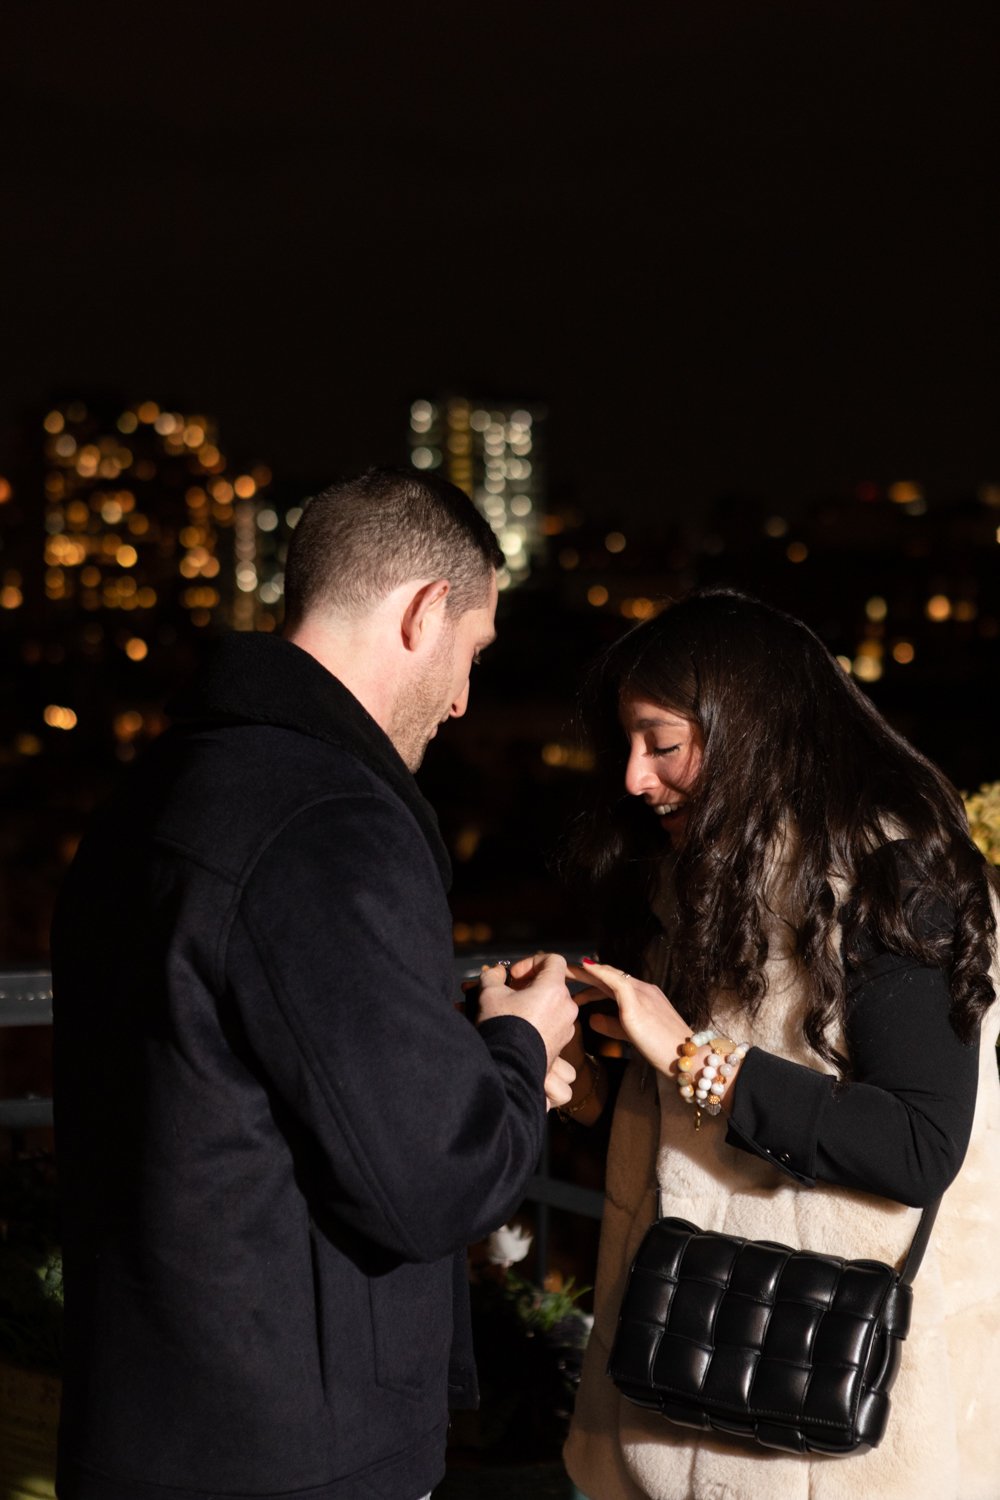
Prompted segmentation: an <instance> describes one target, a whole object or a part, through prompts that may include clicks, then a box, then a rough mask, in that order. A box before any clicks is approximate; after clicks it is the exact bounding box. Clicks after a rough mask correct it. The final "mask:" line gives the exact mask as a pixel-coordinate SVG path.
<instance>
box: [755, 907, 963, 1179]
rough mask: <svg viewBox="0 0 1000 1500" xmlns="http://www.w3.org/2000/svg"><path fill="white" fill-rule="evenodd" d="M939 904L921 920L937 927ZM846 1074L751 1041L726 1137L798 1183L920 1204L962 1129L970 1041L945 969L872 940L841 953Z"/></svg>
mask: <svg viewBox="0 0 1000 1500" xmlns="http://www.w3.org/2000/svg"><path fill="white" fill-rule="evenodd" d="M948 916H949V914H946V913H944V912H942V910H941V909H940V907H939V908H937V910H936V911H935V912H934V914H933V918H930V917H929V918H927V919H926V920H927V921H928V923H929V924H930V925H932V926H933V928H934V929H935V930H940V924H941V923H942V921H946V920H947V919H948ZM846 968H847V992H848V1010H847V1022H846V1030H845V1040H846V1043H847V1048H848V1052H849V1055H850V1060H851V1064H852V1068H853V1076H852V1079H851V1081H850V1082H846V1083H845V1082H840V1081H838V1080H837V1079H836V1078H835V1077H834V1076H833V1075H832V1074H829V1073H824V1072H820V1071H818V1070H816V1069H813V1068H809V1067H805V1066H803V1065H802V1064H799V1063H793V1062H788V1061H787V1060H786V1059H785V1058H782V1057H778V1056H776V1055H775V1054H774V1053H770V1052H765V1051H763V1050H762V1049H761V1048H759V1047H754V1048H751V1050H750V1052H749V1053H748V1054H747V1057H746V1059H745V1061H744V1063H743V1066H742V1068H741V1069H740V1074H739V1079H738V1082H737V1087H736V1088H735V1089H734V1091H733V1106H732V1114H731V1116H730V1121H729V1134H728V1140H729V1142H730V1144H731V1145H734V1146H740V1147H742V1148H744V1149H745V1150H748V1151H752V1152H754V1153H755V1154H757V1155H759V1156H763V1157H766V1158H767V1159H768V1160H769V1161H773V1162H774V1164H775V1165H776V1166H778V1167H780V1168H782V1169H783V1170H785V1171H787V1172H789V1173H790V1174H791V1175H792V1176H793V1177H795V1178H796V1179H797V1180H798V1181H799V1182H802V1183H805V1184H807V1185H810V1186H811V1185H812V1184H813V1183H814V1182H816V1181H822V1182H831V1183H835V1184H837V1185H838V1186H841V1187H850V1188H857V1189H860V1190H862V1191H864V1192H871V1193H877V1194H879V1195H880V1196H882V1197H885V1198H891V1199H893V1200H894V1201H896V1202H899V1203H907V1204H911V1205H913V1206H915V1207H922V1206H924V1205H925V1204H927V1203H931V1202H933V1201H934V1200H935V1199H936V1198H937V1197H939V1196H940V1194H941V1193H943V1192H944V1190H945V1188H947V1187H948V1185H949V1183H951V1182H952V1181H953V1179H954V1178H955V1176H956V1174H957V1173H958V1169H959V1167H960V1166H961V1164H962V1160H963V1158H964V1156H965V1153H966V1150H967V1148H968V1144H969V1137H970V1134H971V1131H972V1119H973V1114H974V1113H975V1107H976V1089H977V1084H978V1076H979V1048H978V1045H976V1044H975V1043H973V1044H971V1045H966V1044H965V1043H963V1042H962V1041H960V1040H959V1038H958V1036H957V1035H956V1034H955V1031H954V1029H953V1028H952V1025H951V1022H950V1020H949V1009H950V1005H951V996H950V993H949V988H948V978H947V975H946V973H945V971H944V970H943V969H940V968H930V967H925V966H923V965H921V964H918V963H916V962H914V961H913V960H912V959H909V958H905V957H901V956H900V955H899V954H896V953H890V952H888V951H887V950H886V949H885V948H884V947H880V946H879V945H878V944H877V943H875V942H874V941H868V943H867V945H866V950H865V952H864V953H863V955H862V957H861V958H860V960H859V961H858V962H857V963H854V964H848V965H847V966H846Z"/></svg>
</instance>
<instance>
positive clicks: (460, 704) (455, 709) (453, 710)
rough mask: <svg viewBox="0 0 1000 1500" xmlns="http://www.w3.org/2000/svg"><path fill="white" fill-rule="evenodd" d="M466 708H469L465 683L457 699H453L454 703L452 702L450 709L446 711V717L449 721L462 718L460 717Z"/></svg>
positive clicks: (467, 688)
mask: <svg viewBox="0 0 1000 1500" xmlns="http://www.w3.org/2000/svg"><path fill="white" fill-rule="evenodd" d="M468 706H469V684H468V683H466V684H465V687H464V688H463V689H462V691H461V692H460V693H459V695H458V697H457V698H456V699H454V701H453V702H452V705H451V707H450V708H449V710H448V717H449V719H460V718H461V717H462V715H463V714H464V713H465V710H466V709H467V708H468Z"/></svg>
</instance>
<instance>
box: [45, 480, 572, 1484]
mask: <svg viewBox="0 0 1000 1500" xmlns="http://www.w3.org/2000/svg"><path fill="white" fill-rule="evenodd" d="M500 561H501V557H500V554H499V552H498V550H497V547H496V543H495V541H494V538H493V535H492V533H491V532H490V530H489V528H488V527H487V526H486V524H485V522H484V521H483V520H482V519H481V517H480V516H479V515H478V513H477V512H476V510H475V508H474V507H473V506H472V505H471V504H470V503H469V501H468V500H467V499H466V497H465V496H464V495H463V494H461V492H460V491H458V490H456V489H454V488H453V487H452V486H451V485H448V484H446V483H444V482H442V481H440V480H438V479H435V478H433V477H422V476H419V475H416V474H413V473H410V472H409V471H407V472H405V473H395V472H390V471H381V472H380V471H372V472H370V473H368V474H366V475H365V476H363V477H362V478H361V479H359V480H357V481H354V482H351V483H347V484H343V485H340V486H338V487H335V488H334V489H332V490H330V491H327V492H326V493H325V494H323V495H321V496H319V497H318V498H317V499H315V500H314V501H313V502H312V503H311V504H310V505H309V506H308V507H307V509H306V511H305V513H304V515H303V517H302V520H301V521H300V523H299V527H298V529H297V531H296V533H295V537H294V540H293V544H292V547H291V549H290V554H289V558H288V567H287V579H286V595H287V612H288V623H287V627H286V638H285V639H278V638H275V637H272V636H264V635H232V636H230V637H228V638H227V639H225V640H223V641H222V642H221V643H220V646H219V647H218V650H217V654H216V656H215V657H214V659H212V660H210V661H209V663H208V664H207V665H206V667H205V669H204V670H203V672H202V674H201V676H200V678H199V679H198V680H197V681H196V683H195V685H194V687H193V689H192V690H191V691H190V692H189V693H188V695H187V696H186V698H185V699H184V700H183V701H182V702H181V703H180V704H179V705H178V706H177V712H176V715H175V717H176V719H177V722H176V723H175V725H174V727H173V728H172V729H171V730H169V731H168V732H167V733H166V734H165V735H164V736H163V737H162V738H161V739H160V740H159V741H158V742H157V743H156V744H155V745H154V746H153V747H152V749H151V750H150V751H149V752H148V754H147V755H146V757H145V758H144V759H143V761H141V762H140V763H139V765H138V766H137V767H136V768H135V771H134V773H133V774H132V775H131V776H130V777H129V778H127V783H126V785H124V786H123V787H122V788H121V790H120V792H119V794H118V796H117V798H116V800H115V802H114V804H113V805H112V806H111V808H110V809H109V811H108V812H107V813H106V814H105V816H104V817H103V818H102V819H101V820H100V821H99V822H98V823H97V824H96V825H95V826H94V828H93V829H92V830H91V832H90V833H89V834H88V836H87V838H86V839H85V840H84V842H83V844H82V846H81V849H80V852H79V854H78V856H77V859H76V861H75V862H74V866H73V869H72V871H71V872H70V875H69V877H68V880H67V884H66V887H65V890H64V893H63V896H62V899H61V902H60V907H59V911H58V913H57V918H56V924H55V931H54V935H53V972H54V981H55V995H56V1001H55V1005H56V1022H55V1046H56V1125H57V1139H58V1146H59V1152H60V1173H61V1180H62V1190H63V1193H64V1200H65V1264H66V1344H67V1347H66V1368H65V1380H64V1407H63V1420H62V1429H61V1435H60V1476H59V1486H60V1487H59V1493H60V1495H61V1496H62V1497H63V1500H136V1497H138V1496H150V1497H161V1500H194V1497H198V1500H206V1497H208V1496H219V1497H221V1496H226V1497H229V1500H239V1497H248V1496H253V1497H254V1500H270V1497H275V1496H278V1495H280V1496H282V1497H283V1500H288V1497H290V1496H295V1495H296V1494H298V1493H300V1492H301V1493H302V1494H303V1495H304V1496H308V1497H309V1500H359V1497H385V1500H418V1497H420V1496H423V1495H424V1494H425V1493H426V1492H427V1491H428V1490H429V1489H430V1488H431V1487H432V1486H433V1485H434V1484H435V1483H436V1482H437V1481H438V1479H440V1477H441V1474H442V1472H443V1467H444V1464H443V1454H444V1442H445V1430H446V1425H447V1410H448V1406H449V1404H450V1405H452V1406H455V1405H462V1404H469V1403H470V1402H474V1400H475V1376H474V1371H473V1368H472V1364H471V1359H470V1337H469V1322H468V1304H467V1293H466V1290H465V1277H464V1255H463V1248H464V1246H465V1244H466V1243H467V1242H468V1241H470V1240H473V1239H476V1238H479V1237H481V1236H482V1235H484V1234H486V1233H488V1232H489V1231H491V1230H492V1229H494V1228H496V1227H497V1226H498V1225H499V1224H500V1223H501V1222H502V1221H503V1220H504V1219H505V1218H506V1217H507V1216H508V1215H509V1214H510V1212H511V1211H512V1210H513V1208H514V1207H515V1206H516V1204H517V1203H518V1202H519V1200H520V1198H521V1195H522V1191H523V1188H524V1185H525V1182H526V1180H527V1178H528V1176H529V1174H530V1173H531V1172H532V1170H533V1169H534V1166H535V1164H536V1161H537V1158H538V1154H539V1149H540V1145H541V1140H542V1130H543V1125H544V1117H545V1108H546V1102H545V1095H544V1093H543V1084H546V1081H547V1087H548V1091H549V1094H550V1096H551V1098H552V1100H554V1101H555V1102H559V1103H562V1102H566V1101H567V1100H568V1098H569V1088H568V1086H567V1079H568V1077H569V1076H570V1075H569V1073H568V1072H567V1069H566V1065H565V1064H563V1063H559V1062H558V1061H557V1057H558V1053H559V1052H560V1050H561V1049H562V1048H563V1047H564V1046H565V1044H566V1043H567V1042H568V1041H569V1039H570V1036H571V1034H572V1030H573V1020H574V1017H575V1012H576V1007H575V1005H574V1004H573V1002H572V1001H571V1000H570V998H569V995H568V992H567V990H566V986H565V965H564V964H563V962H562V960H560V959H557V958H554V957H551V956H550V957H548V958H545V959H541V958H539V959H538V960H536V961H534V962H531V963H527V964H525V965H523V966H522V973H521V977H520V984H521V986H522V987H521V988H510V987H505V986H504V984H503V973H502V970H498V971H491V972H489V973H487V975H486V976H485V983H484V988H483V995H482V1002H481V1021H480V1024H479V1026H478V1028H476V1027H473V1026H472V1025H470V1024H469V1022H468V1021H467V1020H466V1019H465V1017H464V1016H463V1015H461V1014H459V1013H458V1012H457V1011H456V1009H455V1007H454V995H453V988H454V986H453V978H452V957H451V921H450V915H449V911H448V906H447V902H446V899H445V890H446V886H447V882H448V874H449V871H448V858H447V854H446V852H445V850H444V848H443V846H442V843H441V840H440V836H439V834H438V831H437V825H436V821H435V819H434V815H433V813H432V812H431V809H430V808H429V806H428V805H427V803H426V802H424V800H423V798H422V797H421V795H420V793H419V791H418V789H417V786H416V783H415V781H414V780H413V777H412V774H411V773H412V771H413V770H414V769H415V768H416V767H417V766H418V765H419V763H420V760H421V758H422V756H423V753H424V749H425V747H426V745H427V742H428V740H429V739H431V738H432V737H433V735H434V734H435V733H436V731H437V728H438V726H439V725H440V724H441V723H443V722H444V721H446V720H447V719H448V718H450V717H453V716H457V715H460V714H462V713H464V712H465V708H466V704H467V702H468V696H469V676H470V671H471V667H472V664H473V662H474V660H475V658H476V655H477V653H478V652H479V651H481V650H482V649H483V648H484V647H485V646H487V645H488V644H489V642H490V641H491V640H492V639H493V617H494V610H495V604H496V577H495V569H496V567H497V566H498V565H499V563H500Z"/></svg>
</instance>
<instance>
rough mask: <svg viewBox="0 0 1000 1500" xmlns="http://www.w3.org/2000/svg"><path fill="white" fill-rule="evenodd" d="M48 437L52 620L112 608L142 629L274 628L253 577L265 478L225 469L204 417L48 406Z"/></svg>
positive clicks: (152, 407)
mask: <svg viewBox="0 0 1000 1500" xmlns="http://www.w3.org/2000/svg"><path fill="white" fill-rule="evenodd" d="M43 425H44V429H45V471H44V489H45V528H46V541H45V580H44V587H45V595H46V598H47V600H48V601H49V606H50V610H51V609H54V611H55V613H56V615H57V616H58V615H60V614H63V615H65V614H67V613H75V612H76V610H81V611H84V612H86V613H89V614H92V615H93V616H95V617H100V616H102V615H106V614H108V613H111V614H115V613H117V612H119V611H121V612H123V613H124V614H127V615H128V616H130V617H131V619H130V621H129V623H130V625H131V626H134V631H133V635H132V636H131V637H130V641H133V642H134V644H133V645H132V648H131V649H132V650H133V651H134V652H136V653H141V652H142V649H143V646H144V645H145V644H146V642H145V640H144V637H143V627H144V624H145V623H146V622H148V621H153V620H155V621H157V622H160V621H162V620H163V619H165V618H169V617H171V616H173V617H174V618H175V619H179V620H184V619H186V620H187V621H188V622H189V623H190V624H191V625H192V626H195V627H199V626H206V625H209V624H211V623H213V622H216V623H217V622H222V621H224V622H225V623H228V624H231V625H233V626H235V627H236V628H237V629H244V630H252V629H254V628H260V627H263V628H265V629H266V628H268V624H269V623H270V625H271V626H272V627H273V624H274V623H275V622H274V619H273V617H271V619H270V621H269V620H268V610H267V605H266V601H265V600H264V599H263V598H262V597H261V593H260V583H259V579H258V573H257V552H258V548H257V522H256V517H257V514H258V511H259V510H260V509H262V502H261V494H260V492H261V490H262V489H263V488H264V487H265V486H266V485H267V484H269V483H270V479H271V475H270V472H269V471H268V470H267V469H266V468H264V467H263V466H258V467H256V468H254V469H252V470H250V471H249V472H247V473H237V472H230V468H229V466H228V465H227V462H226V458H225V455H224V454H223V453H222V452H221V451H220V448H219V442H218V434H217V430H216V425H215V423H214V422H213V421H212V419H211V418H209V417H206V416H203V415H200V414H191V413H182V412H179V411H171V410H168V409H165V408H161V407H160V406H159V405H158V403H157V402H155V401H143V402H139V403H136V404H135V405H133V406H129V407H126V408H125V410H123V411H120V412H119V413H118V414H117V415H116V416H105V415H102V414H100V413H96V412H94V411H93V410H91V409H90V408H89V407H88V405H87V404H86V403H85V402H83V401H79V400H77V401H70V402H67V403H65V404H62V405H59V406H55V407H53V408H52V410H51V411H49V412H48V414H47V415H46V417H45V419H44V424H43Z"/></svg>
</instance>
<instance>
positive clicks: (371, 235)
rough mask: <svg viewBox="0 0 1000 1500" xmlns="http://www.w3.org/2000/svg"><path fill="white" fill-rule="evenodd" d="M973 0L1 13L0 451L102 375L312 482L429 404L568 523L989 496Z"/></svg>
mask: <svg viewBox="0 0 1000 1500" xmlns="http://www.w3.org/2000/svg"><path fill="white" fill-rule="evenodd" d="M994 12H995V8H994V7H993V6H989V5H985V4H984V5H981V6H971V5H964V4H962V3H958V4H949V5H944V4H941V3H937V4H918V3H898V0H865V3H863V4H858V3H851V0H837V3H827V0H823V3H811V0H789V3H778V4H775V3H763V0H683V3H682V0H660V3H658V4H645V5H637V4H629V3H624V4H622V3H619V4H611V3H605V4H601V5H588V4H582V3H579V0H536V3H535V4H531V5H513V6H511V5H503V6H501V5H493V6H491V7H487V6H485V5H480V6H475V7H474V6H470V5H459V4H437V3H430V4H413V5H412V6H409V7H407V8H405V9H403V8H401V7H397V6H389V5H384V4H378V3H368V4H357V3H355V4H352V5H350V6H347V5H343V4H338V3H327V4H322V5H309V4H295V3H291V4H286V5H275V4H270V5H268V6H266V7H261V6H250V5H247V4H246V3H239V4H236V3H231V0H222V3H218V0H200V3H198V4H190V3H181V4H171V5H169V6H163V5H151V4H144V3H131V0H130V3H124V0H100V3H99V4H97V5H74V6H70V5H68V4H50V3H47V0H32V3H26V0H13V3H10V4H8V5H6V6H5V7H4V11H3V20H2V25H0V31H2V37H0V93H2V102H0V114H2V130H3V140H4V143H5V144H4V151H3V161H2V166H0V173H2V180H3V184H4V190H3V200H4V211H3V243H4V250H5V256H6V257H7V258H8V260H9V268H8V270H7V271H6V273H5V275H4V277H3V285H4V297H5V300H6V301H8V304H9V305H8V306H7V308H6V311H5V312H4V317H3V321H4V333H3V353H2V358H0V464H2V462H3V449H4V448H9V447H10V446H11V445H12V443H13V442H14V440H15V437H16V431H17V424H18V422H19V421H20V420H22V419H23V416H24V413H25V412H26V411H28V410H29V409H31V407H32V406H33V405H34V404H36V403H39V402H41V401H44V400H45V398H46V397H47V396H48V395H49V394H50V393H61V392H68V391H80V392H83V393H87V392H90V391H92V390H95V389H104V390H107V391H109V392H118V393H120V394H121V395H122V396H124V397H126V398H128V399H134V398H137V397H141V396H146V395H151V396H153V397H156V398H158V399H166V400H170V401H175V402H177V403H183V404H184V405H186V406H187V408H188V409H189V410H193V409H201V410H206V411H208V412H211V413H214V414H217V415H218V417H219V418H220V420H221V424H222V434H223V439H224V445H225V446H226V447H227V449H229V450H231V451H232V453H233V455H234V457H235V458H236V459H237V460H239V461H252V460H253V459H256V458H260V459H265V460H266V461H268V462H269V463H270V464H271V465H272V467H273V469H274V471H275V474H276V476H277V477H278V478H279V479H282V480H287V481H294V482H298V481H300V480H301V482H302V483H303V485H312V484H315V483H316V482H319V481H323V480H326V479H327V478H329V477H331V476H332V475H333V474H335V473H338V472H344V471H345V470H351V469H354V468H357V467H359V466H362V465H364V464H366V463H368V462H370V461H376V460H384V459H397V458H399V457H401V456H402V453H403V451H404V450H403V447H402V443H403V438H404V432H405V422H406V408H407V406H408V403H409V401H410V400H411V399H413V397H414V396H417V395H425V394H434V393H435V392H438V391H441V390H444V389H448V388H452V389H462V390H468V391H470V392H471V393H473V394H485V395H490V394H494V395H496V396H497V397H507V396H510V397H514V398H522V399H523V398H529V399H531V398H534V399H537V400H544V401H546V402H547V403H548V406H549V410H550V413H551V417H550V444H551V458H550V472H551V477H552V480H553V482H554V485H555V488H556V492H557V494H562V495H565V496H566V497H567V498H569V499H575V500H577V501H578V502H579V503H580V504H581V505H582V506H583V508H584V509H585V510H587V511H590V512H592V513H594V514H596V515H605V514H607V515H609V516H620V517H622V518H623V519H627V518H628V517H630V516H634V515H635V511H636V507H637V506H638V505H641V506H643V507H646V508H648V509H649V510H650V511H652V510H653V508H654V507H662V508H663V509H664V510H665V511H669V512H673V513H676V511H677V510H679V509H681V508H683V507H686V506H688V505H691V504H694V503H696V502H698V501H701V500H704V499H706V498H709V497H712V496H714V495H717V494H720V493H723V492H726V491H736V492H738V493H741V494H766V495H770V496H772V497H774V498H776V499H777V498H781V499H783V500H784V501H786V502H787V503H792V504H794V502H795V501H796V500H797V499H808V498H810V497H811V496H812V495H814V494H815V493H818V492H825V491H830V490H836V489H838V488H842V487H844V486H846V485H848V484H850V483H851V482H852V481H854V480H857V479H861V478H867V477H873V478H875V479H893V478H900V477H903V478H917V479H920V480H923V481H924V482H925V483H926V484H927V486H928V491H929V493H931V494H940V495H941V496H948V495H951V494H955V493H959V492H961V491H963V490H968V489H971V488H972V487H974V486H975V485H976V484H977V483H978V482H979V481H981V480H983V479H993V480H996V479H997V478H998V477H1000V451H998V447H1000V443H998V432H1000V422H998V412H1000V375H998V369H1000V366H998V360H997V354H998V342H1000V341H998V302H997V266H998V264H1000V243H998V240H1000V235H998V222H997V219H998V211H997V203H998V192H997V173H996V163H997V158H998V143H1000V118H998V115H1000V86H998V82H997V79H998V72H997V49H996V45H995V42H996V33H995V30H994V29H993V26H994V22H993V16H994Z"/></svg>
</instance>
